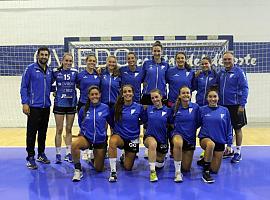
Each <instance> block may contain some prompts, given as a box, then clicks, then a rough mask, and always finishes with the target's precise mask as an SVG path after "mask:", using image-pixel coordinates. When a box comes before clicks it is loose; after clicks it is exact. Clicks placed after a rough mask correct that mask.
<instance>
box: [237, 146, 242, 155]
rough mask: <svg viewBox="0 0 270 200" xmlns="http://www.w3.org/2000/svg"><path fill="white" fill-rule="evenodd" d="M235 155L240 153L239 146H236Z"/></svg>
mask: <svg viewBox="0 0 270 200" xmlns="http://www.w3.org/2000/svg"><path fill="white" fill-rule="evenodd" d="M236 153H239V154H240V153H241V146H236Z"/></svg>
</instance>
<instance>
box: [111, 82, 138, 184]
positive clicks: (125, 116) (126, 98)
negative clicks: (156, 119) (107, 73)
mask: <svg viewBox="0 0 270 200" xmlns="http://www.w3.org/2000/svg"><path fill="white" fill-rule="evenodd" d="M133 96H134V89H133V87H132V86H131V85H124V86H122V89H121V91H120V94H119V96H118V98H117V101H116V104H115V110H114V113H115V114H114V121H115V122H114V123H115V124H114V129H113V132H114V133H113V135H112V136H111V138H110V141H109V161H110V168H111V173H110V178H109V181H110V182H115V181H117V174H116V158H117V148H120V149H124V150H125V153H124V161H123V165H124V168H125V169H126V170H131V169H132V167H133V164H134V160H135V157H136V153H137V152H138V151H139V141H140V138H139V137H140V119H142V114H143V106H142V105H140V104H138V103H135V102H133Z"/></svg>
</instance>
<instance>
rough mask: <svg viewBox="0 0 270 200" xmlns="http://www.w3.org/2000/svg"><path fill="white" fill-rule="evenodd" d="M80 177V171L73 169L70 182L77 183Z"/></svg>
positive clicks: (81, 174)
mask: <svg viewBox="0 0 270 200" xmlns="http://www.w3.org/2000/svg"><path fill="white" fill-rule="evenodd" d="M82 177H83V173H82V171H81V170H79V169H75V171H74V175H73V178H72V181H73V182H79V181H80V180H81V178H82Z"/></svg>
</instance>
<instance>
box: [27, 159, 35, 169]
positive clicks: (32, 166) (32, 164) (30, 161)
mask: <svg viewBox="0 0 270 200" xmlns="http://www.w3.org/2000/svg"><path fill="white" fill-rule="evenodd" d="M26 161H27V162H26V166H27V167H28V168H29V169H37V168H38V166H37V164H36V161H35V158H34V157H33V156H31V157H27V158H26Z"/></svg>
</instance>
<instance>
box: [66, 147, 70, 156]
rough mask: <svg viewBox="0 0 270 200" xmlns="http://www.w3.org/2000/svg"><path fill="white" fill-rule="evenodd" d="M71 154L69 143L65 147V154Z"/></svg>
mask: <svg viewBox="0 0 270 200" xmlns="http://www.w3.org/2000/svg"><path fill="white" fill-rule="evenodd" d="M67 154H71V145H67V147H66V155H67Z"/></svg>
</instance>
